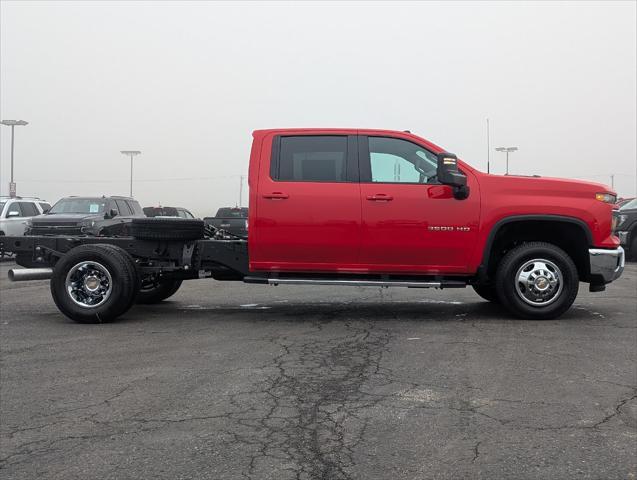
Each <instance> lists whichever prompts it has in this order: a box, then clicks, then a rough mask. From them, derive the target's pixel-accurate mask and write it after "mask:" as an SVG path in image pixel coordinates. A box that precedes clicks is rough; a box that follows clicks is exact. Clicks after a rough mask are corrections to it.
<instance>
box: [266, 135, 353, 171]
mask: <svg viewBox="0 0 637 480" xmlns="http://www.w3.org/2000/svg"><path fill="white" fill-rule="evenodd" d="M347 144H348V140H347V137H346V136H328V135H325V136H293V137H279V138H278V139H276V145H275V148H273V153H274V155H275V156H276V157H278V158H274V157H273V159H272V165H271V171H270V176H271V177H272V179H274V180H279V181H286V182H346V181H347V151H348V149H347ZM277 150H278V152H277Z"/></svg>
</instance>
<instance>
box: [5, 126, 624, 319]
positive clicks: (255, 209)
mask: <svg viewBox="0 0 637 480" xmlns="http://www.w3.org/2000/svg"><path fill="white" fill-rule="evenodd" d="M253 137H254V139H253V144H252V152H251V154H250V168H249V176H248V182H249V186H250V208H249V218H248V225H249V229H248V231H249V235H248V239H247V241H246V240H245V239H243V238H236V239H228V237H227V236H226V235H223V232H219V231H210V229H209V228H204V226H203V224H202V222H199V221H197V220H182V219H161V218H157V219H132V220H131V221H130V225H128V227H129V228H127V229H124V231H123V233H120V234H119V235H118V236H109V237H89V236H84V237H80V236H78V237H20V238H17V237H16V238H10V237H5V238H4V239H3V243H4V245H3V248H5V249H6V250H11V251H14V252H16V254H17V262H18V264H20V265H22V266H24V267H27V268H26V269H16V270H13V271H11V272H10V277H11V278H13V279H14V280H26V279H33V278H51V289H52V294H53V298H54V300H55V302H56V304H57V305H58V307H59V308H60V309H61V311H62V312H63V313H65V314H66V315H67V316H69V317H71V318H73V319H74V320H76V321H80V322H98V321H108V320H112V319H114V318H116V317H117V316H119V315H121V314H122V313H124V312H125V311H126V310H127V309H128V308H129V307H130V305H132V303H133V302H135V301H136V300H137V301H142V302H144V303H149V302H155V301H161V300H162V299H164V298H166V297H167V296H169V295H171V294H173V293H174V292H175V291H176V290H177V288H179V285H180V284H181V281H182V280H184V279H191V278H201V277H212V278H215V279H217V280H239V281H244V282H248V283H263V284H274V285H279V284H308V285H314V284H328V285H363V286H383V287H389V286H402V287H411V288H428V287H429V288H431V287H433V288H456V287H465V286H467V285H471V286H472V287H473V288H474V289H475V290H476V292H477V293H478V294H479V295H480V296H482V297H483V298H485V299H487V300H489V301H492V302H498V303H501V304H503V305H504V306H505V307H506V308H508V309H509V310H510V311H511V312H512V313H513V314H515V315H516V316H519V317H523V318H531V319H534V318H537V319H545V318H555V317H558V316H559V315H561V314H562V313H564V312H565V311H566V310H568V309H569V307H570V306H571V305H572V303H573V301H574V300H575V297H576V296H577V292H578V288H579V282H586V283H589V288H590V290H591V291H601V290H604V289H605V285H606V284H608V283H610V282H612V281H613V280H615V279H616V278H618V277H619V276H620V275H621V273H622V271H623V268H624V251H623V249H622V248H621V247H620V245H619V239H618V238H617V237H616V236H615V235H613V225H612V221H613V204H614V203H615V199H616V194H615V193H614V192H612V191H610V190H609V189H608V187H606V186H604V185H601V184H597V183H589V182H582V181H573V180H563V179H556V178H540V177H522V176H513V175H510V176H500V175H489V174H485V173H483V172H480V171H478V170H476V169H475V168H473V167H471V166H469V165H468V164H466V163H464V162H462V161H460V160H458V159H457V158H456V156H455V155H453V154H451V153H448V152H446V151H445V150H444V149H442V148H440V147H438V146H437V145H434V144H433V143H431V142H429V141H427V140H425V139H423V138H421V137H418V136H416V135H414V134H412V133H409V132H400V131H389V130H357V129H273V130H257V131H255V132H254V133H253Z"/></svg>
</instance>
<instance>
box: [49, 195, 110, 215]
mask: <svg viewBox="0 0 637 480" xmlns="http://www.w3.org/2000/svg"><path fill="white" fill-rule="evenodd" d="M107 203H108V200H106V199H105V198H63V199H62V200H60V201H59V202H57V203H56V204H55V205H53V208H51V210H49V213H104V211H105V210H106V205H107Z"/></svg>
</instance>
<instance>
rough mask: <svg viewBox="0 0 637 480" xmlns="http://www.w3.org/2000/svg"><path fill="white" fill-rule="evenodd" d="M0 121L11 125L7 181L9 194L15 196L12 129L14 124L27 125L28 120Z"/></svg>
mask: <svg viewBox="0 0 637 480" xmlns="http://www.w3.org/2000/svg"><path fill="white" fill-rule="evenodd" d="M0 123H2V125H6V126H8V127H11V181H10V182H9V196H10V197H15V196H16V188H15V182H14V181H13V131H14V129H15V127H16V125H17V126H18V127H21V126H24V125H28V124H29V122H25V121H24V120H2V122H0Z"/></svg>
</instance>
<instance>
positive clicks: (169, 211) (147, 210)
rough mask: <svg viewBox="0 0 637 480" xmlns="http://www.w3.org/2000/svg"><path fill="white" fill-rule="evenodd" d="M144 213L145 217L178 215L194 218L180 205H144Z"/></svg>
mask: <svg viewBox="0 0 637 480" xmlns="http://www.w3.org/2000/svg"><path fill="white" fill-rule="evenodd" d="M144 215H146V216H147V217H151V218H152V217H179V218H195V216H194V215H193V214H192V213H190V211H189V210H186V209H185V208H182V207H161V206H159V207H144Z"/></svg>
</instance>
